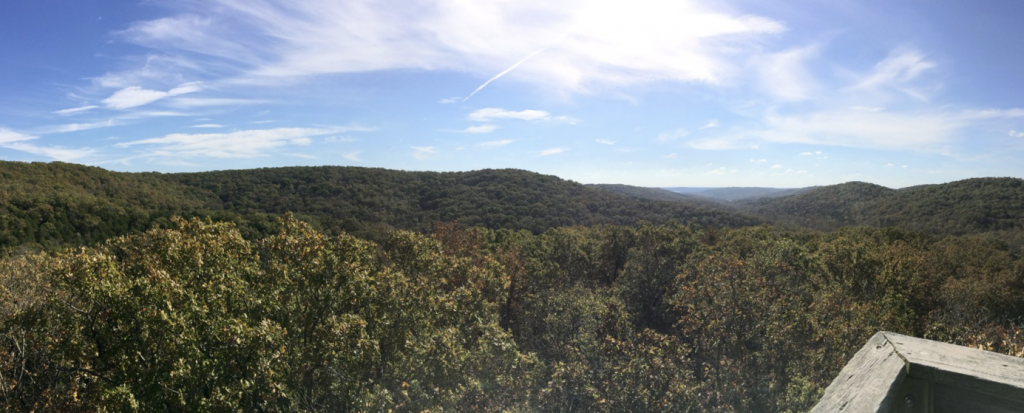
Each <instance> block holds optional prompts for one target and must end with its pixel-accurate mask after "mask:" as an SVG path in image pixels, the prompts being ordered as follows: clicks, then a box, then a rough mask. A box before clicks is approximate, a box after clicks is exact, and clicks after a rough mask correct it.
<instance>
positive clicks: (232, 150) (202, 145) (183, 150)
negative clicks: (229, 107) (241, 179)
mask: <svg viewBox="0 0 1024 413" xmlns="http://www.w3.org/2000/svg"><path fill="white" fill-rule="evenodd" d="M341 129H343V128H333V129H312V128H278V129H262V130H244V131H235V132H227V133H197V134H187V133H174V134H170V135H166V136H163V137H160V138H150V139H141V140H136V141H130V142H122V143H118V144H116V145H114V146H116V147H119V148H128V147H134V146H140V147H144V148H146V151H145V152H144V155H145V156H151V157H179V158H180V157H212V158H254V157H260V156H267V155H268V154H269V152H270V151H271V150H277V149H279V148H281V147H283V146H289V145H296V146H303V145H308V144H309V143H310V142H311V139H310V137H312V136H321V135H327V134H332V133H338V132H339V131H340V130H341Z"/></svg>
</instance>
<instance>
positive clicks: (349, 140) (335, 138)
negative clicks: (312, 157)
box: [324, 136, 359, 143]
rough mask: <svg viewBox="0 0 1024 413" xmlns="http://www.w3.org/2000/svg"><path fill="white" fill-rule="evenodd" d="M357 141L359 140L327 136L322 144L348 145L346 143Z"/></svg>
mask: <svg viewBox="0 0 1024 413" xmlns="http://www.w3.org/2000/svg"><path fill="white" fill-rule="evenodd" d="M358 140H359V139H356V138H350V137H348V136H328V137H326V138H324V142H329V143H335V142H341V143H348V142H355V141H358Z"/></svg>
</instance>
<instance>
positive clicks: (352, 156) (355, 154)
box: [341, 151, 363, 162]
mask: <svg viewBox="0 0 1024 413" xmlns="http://www.w3.org/2000/svg"><path fill="white" fill-rule="evenodd" d="M360 152H361V151H352V152H349V153H344V154H341V157H342V158H345V159H347V160H349V161H352V162H362V161H363V160H362V159H361V158H359V154H360Z"/></svg>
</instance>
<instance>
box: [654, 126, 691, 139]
mask: <svg viewBox="0 0 1024 413" xmlns="http://www.w3.org/2000/svg"><path fill="white" fill-rule="evenodd" d="M689 135H690V132H689V131H687V130H686V129H683V128H679V129H676V130H672V131H668V132H662V133H659V134H658V137H657V138H656V140H657V141H658V142H672V141H674V140H677V139H679V138H685V137H687V136H689Z"/></svg>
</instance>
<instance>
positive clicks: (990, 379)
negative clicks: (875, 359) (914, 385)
mask: <svg viewBox="0 0 1024 413" xmlns="http://www.w3.org/2000/svg"><path fill="white" fill-rule="evenodd" d="M885 335H886V337H888V338H889V341H890V342H892V343H893V345H895V346H896V350H897V351H898V352H899V353H900V354H902V355H903V356H904V357H906V358H907V360H909V361H910V366H911V367H910V376H911V377H917V378H921V379H925V380H928V381H931V382H933V383H936V384H949V385H952V386H955V387H958V388H963V389H965V390H970V391H973V392H977V393H981V394H988V395H991V396H993V397H999V398H1008V399H1009V400H1011V401H1014V402H1016V403H1019V405H1020V406H1021V409H1019V410H1024V359H1022V358H1018V357H1013V356H1007V355H1005V354H999V353H993V352H991V351H984V350H978V349H973V348H970V347H963V346H957V345H953V344H947V343H940V342H938V341H931V340H925V339H921V338H915V337H910V336H904V335H902V334H896V333H885Z"/></svg>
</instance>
